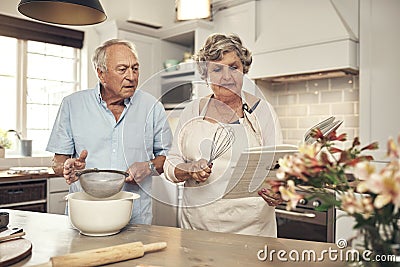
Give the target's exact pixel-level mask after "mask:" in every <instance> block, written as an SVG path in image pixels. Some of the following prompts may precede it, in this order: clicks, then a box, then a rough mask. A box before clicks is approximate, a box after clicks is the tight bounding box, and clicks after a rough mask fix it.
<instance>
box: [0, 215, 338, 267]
mask: <svg viewBox="0 0 400 267" xmlns="http://www.w3.org/2000/svg"><path fill="white" fill-rule="evenodd" d="M0 211H7V212H9V213H10V226H19V227H22V228H23V229H24V231H25V232H26V236H25V238H26V239H28V240H30V241H31V242H32V246H33V248H32V255H31V256H28V257H27V258H25V259H24V260H22V261H20V262H19V263H16V264H14V265H13V266H30V265H33V264H41V263H45V262H48V261H49V259H50V257H52V256H56V255H64V254H67V253H72V252H77V251H82V250H88V249H95V248H102V247H108V246H113V245H119V244H123V243H129V242H136V241H141V242H142V243H143V244H148V243H153V242H163V241H165V242H167V243H168V245H167V248H166V249H165V250H162V251H158V252H153V253H146V254H145V255H144V256H143V257H142V258H137V259H133V260H129V261H124V262H119V263H115V264H111V266H139V265H141V266H173V267H179V266H182V267H189V266H230V267H234V266H264V267H266V266H278V267H279V266H287V265H290V266H292V265H293V264H294V265H295V266H307V267H312V266H332V267H334V266H345V263H344V262H340V261H337V262H335V261H331V260H329V257H328V253H325V254H324V256H325V257H323V260H320V261H318V260H317V261H301V258H300V260H299V261H298V262H293V261H291V260H289V262H283V261H280V260H278V256H277V251H279V250H283V251H286V253H287V254H286V256H285V257H286V258H287V259H289V257H288V253H289V252H291V251H292V250H296V251H297V252H299V253H300V256H301V253H302V251H304V250H314V251H315V252H316V255H317V258H318V257H320V255H321V251H323V250H327V251H329V249H331V250H332V249H334V250H337V249H338V248H337V246H336V245H335V244H330V243H319V242H310V241H299V240H289V239H280V238H266V237H258V236H248V235H235V234H223V233H213V232H207V231H198V230H184V229H180V228H173V227H165V226H154V225H129V226H127V227H126V228H124V229H123V230H122V231H121V232H120V233H119V234H116V235H113V236H108V237H89V236H84V235H81V234H79V232H78V231H77V230H75V229H74V228H73V227H72V226H71V225H70V222H69V219H68V217H67V216H65V215H56V214H46V213H36V212H27V211H17V210H0ZM299 230H300V231H301V229H299ZM266 247H267V248H268V254H270V253H271V251H272V250H275V251H276V252H275V253H273V261H270V259H271V258H268V259H266V260H265V261H263V260H262V259H261V260H260V259H259V258H258V256H257V254H259V255H260V257H261V258H262V257H265V253H259V251H261V252H263V251H264V250H265V248H266ZM281 256H282V255H281Z"/></svg>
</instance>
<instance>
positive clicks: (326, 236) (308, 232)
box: [275, 206, 334, 242]
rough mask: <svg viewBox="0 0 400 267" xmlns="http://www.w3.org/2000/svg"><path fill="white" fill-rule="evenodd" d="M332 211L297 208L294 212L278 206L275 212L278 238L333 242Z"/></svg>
mask: <svg viewBox="0 0 400 267" xmlns="http://www.w3.org/2000/svg"><path fill="white" fill-rule="evenodd" d="M332 211H333V212H334V209H331V210H328V211H323V212H322V211H315V210H310V209H304V208H296V210H293V211H287V210H286V209H285V207H283V206H278V207H277V208H276V210H275V213H276V219H277V226H278V237H281V238H289V239H299V240H309V241H319V242H333V241H334V234H333V230H334V229H333V228H334V224H333V218H332V214H331V213H332Z"/></svg>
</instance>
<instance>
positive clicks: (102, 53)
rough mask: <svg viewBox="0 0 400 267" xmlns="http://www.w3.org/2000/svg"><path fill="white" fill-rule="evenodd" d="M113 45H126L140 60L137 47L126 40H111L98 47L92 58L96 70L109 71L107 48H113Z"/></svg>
mask: <svg viewBox="0 0 400 267" xmlns="http://www.w3.org/2000/svg"><path fill="white" fill-rule="evenodd" d="M112 45H124V46H126V47H128V48H129V49H130V50H131V51H132V53H133V55H134V56H135V58H136V59H137V60H139V57H138V53H137V51H136V48H135V45H134V44H133V43H131V42H129V41H126V40H121V39H111V40H108V41H106V42H104V43H103V44H102V45H101V46H99V47H97V48H96V50H95V51H94V54H93V57H92V64H93V67H94V70H95V71H97V69H99V70H100V71H102V72H106V71H107V65H106V63H107V54H106V51H107V48H108V47H110V46H112Z"/></svg>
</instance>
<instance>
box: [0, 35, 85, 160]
mask: <svg viewBox="0 0 400 267" xmlns="http://www.w3.org/2000/svg"><path fill="white" fill-rule="evenodd" d="M0 47H2V52H0V53H1V54H0V56H1V58H2V59H6V60H1V63H0V84H3V86H4V87H3V90H2V91H3V97H1V99H0V113H1V114H4V115H6V114H7V115H6V116H2V119H1V124H0V128H2V129H18V131H20V132H22V136H23V137H24V138H26V139H32V140H33V142H32V150H33V151H44V150H45V148H46V145H47V140H48V138H49V135H50V132H51V129H52V126H53V123H54V119H55V116H56V115H57V111H58V108H59V105H60V103H61V100H62V98H63V97H64V96H66V95H69V94H71V93H72V92H74V91H76V90H77V89H78V84H79V83H78V77H79V76H78V66H79V64H78V63H79V49H76V48H72V47H66V46H61V45H55V44H49V43H43V42H36V41H25V40H18V39H15V38H10V37H4V36H1V37H0ZM15 147H16V146H15V145H14V146H13V148H14V150H16V149H15ZM10 152H14V151H10ZM15 152H16V153H18V151H15Z"/></svg>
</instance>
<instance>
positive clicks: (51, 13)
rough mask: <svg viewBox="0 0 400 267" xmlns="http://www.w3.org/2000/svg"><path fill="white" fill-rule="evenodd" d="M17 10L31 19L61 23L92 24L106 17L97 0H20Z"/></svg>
mask: <svg viewBox="0 0 400 267" xmlns="http://www.w3.org/2000/svg"><path fill="white" fill-rule="evenodd" d="M18 11H19V12H20V13H21V14H23V15H25V16H27V17H30V18H32V19H37V20H40V21H44V22H49V23H54V24H62V25H76V26H80V25H92V24H97V23H100V22H103V21H104V20H106V18H107V16H106V14H105V12H104V10H103V7H102V6H101V3H100V2H99V0H21V2H20V3H19V4H18Z"/></svg>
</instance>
